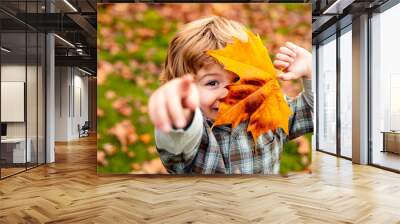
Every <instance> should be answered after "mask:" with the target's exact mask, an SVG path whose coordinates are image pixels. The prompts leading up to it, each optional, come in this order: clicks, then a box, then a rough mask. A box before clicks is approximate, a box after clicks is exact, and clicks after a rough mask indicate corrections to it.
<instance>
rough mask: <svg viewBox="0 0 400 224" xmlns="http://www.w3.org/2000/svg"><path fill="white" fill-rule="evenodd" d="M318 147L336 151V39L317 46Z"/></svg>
mask: <svg viewBox="0 0 400 224" xmlns="http://www.w3.org/2000/svg"><path fill="white" fill-rule="evenodd" d="M318 66H319V67H318V68H319V69H318V85H319V86H318V105H319V106H318V132H319V133H318V147H319V149H320V150H323V151H326V152H330V153H336V39H335V37H333V38H332V40H331V41H329V42H327V43H325V44H323V45H320V46H319V48H318Z"/></svg>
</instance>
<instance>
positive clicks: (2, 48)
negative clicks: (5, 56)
mask: <svg viewBox="0 0 400 224" xmlns="http://www.w3.org/2000/svg"><path fill="white" fill-rule="evenodd" d="M0 49H1V50H2V51H4V52H7V53H10V52H11V50H9V49H7V48H5V47H1V48H0Z"/></svg>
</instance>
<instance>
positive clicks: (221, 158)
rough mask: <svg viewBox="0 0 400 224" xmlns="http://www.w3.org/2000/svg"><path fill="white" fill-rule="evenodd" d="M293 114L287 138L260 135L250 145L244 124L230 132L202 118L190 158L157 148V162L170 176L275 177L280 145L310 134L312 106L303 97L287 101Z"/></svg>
mask: <svg viewBox="0 0 400 224" xmlns="http://www.w3.org/2000/svg"><path fill="white" fill-rule="evenodd" d="M286 101H287V102H288V104H289V107H290V109H291V110H292V112H293V114H292V115H291V117H290V118H289V136H287V135H286V134H285V133H284V131H283V130H282V129H280V128H279V129H277V131H276V133H273V132H271V131H269V132H268V133H266V134H263V135H261V136H260V137H259V138H258V139H257V143H256V144H254V140H253V138H252V136H251V134H250V133H248V132H247V124H248V123H247V122H242V123H240V124H239V125H238V126H237V127H236V128H234V129H233V130H232V128H231V127H230V125H224V126H216V127H214V128H213V129H212V130H211V126H212V122H211V121H210V120H208V119H206V118H204V117H203V132H202V137H201V141H200V144H199V146H198V148H197V151H196V153H193V155H191V156H189V157H188V156H185V155H183V153H181V154H177V155H176V154H173V153H171V152H169V151H168V150H167V149H162V148H159V147H158V146H157V150H158V152H159V154H160V158H161V161H162V162H163V164H164V166H165V167H166V168H167V170H168V172H169V173H171V174H172V173H174V174H194V173H197V174H218V173H219V174H256V173H260V174H278V173H279V165H280V163H279V158H280V154H281V152H282V148H283V144H284V143H285V142H286V141H287V140H288V139H292V138H296V137H298V136H301V135H303V134H305V133H308V132H312V131H313V120H312V111H313V109H312V105H309V104H308V103H307V100H306V99H305V96H304V94H303V93H302V94H300V95H299V96H298V97H297V98H295V99H293V100H290V99H289V98H288V97H286Z"/></svg>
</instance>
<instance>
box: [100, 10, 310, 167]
mask: <svg viewBox="0 0 400 224" xmlns="http://www.w3.org/2000/svg"><path fill="white" fill-rule="evenodd" d="M210 15H219V16H223V17H225V18H228V19H233V20H236V21H239V22H241V23H243V24H244V25H245V26H247V27H248V28H250V29H251V30H252V31H253V32H254V33H257V34H259V35H260V36H261V38H262V39H263V41H264V44H265V46H266V47H267V48H268V50H269V52H270V54H271V58H272V59H273V58H274V55H275V54H276V53H277V51H278V48H279V47H280V46H282V45H283V44H284V43H285V42H286V41H292V42H294V43H296V44H298V45H300V46H302V47H304V48H306V49H308V50H311V4H299V3H296V4H295V3H290V4H267V3H250V4H143V3H118V4H98V16H97V18H98V26H97V27H98V29H97V51H98V65H97V67H98V77H97V80H98V86H97V91H98V98H97V101H98V108H97V115H98V128H97V133H98V136H97V138H98V141H97V142H98V152H97V162H98V166H97V171H98V172H99V173H138V174H142V173H166V170H165V169H164V167H163V165H162V163H161V161H160V159H159V157H158V154H157V150H156V148H155V142H154V127H153V125H152V124H151V122H150V119H149V116H148V113H147V100H148V98H149V96H150V95H151V93H152V92H153V91H154V90H155V89H156V88H157V87H158V86H159V82H158V79H159V74H160V71H161V67H162V64H163V63H164V59H165V57H166V52H167V48H168V44H169V41H170V40H171V38H172V37H173V35H174V34H175V32H176V31H177V30H178V29H179V28H180V27H182V25H184V24H185V23H188V22H190V21H193V20H196V19H198V18H202V17H206V16H210ZM281 86H282V89H283V91H284V93H285V94H286V95H288V96H291V97H295V96H296V95H297V94H298V93H300V92H301V90H302V83H301V82H283V83H281ZM287 153H289V157H286V159H285V161H286V162H288V164H289V165H287V167H284V169H285V170H290V169H291V170H296V169H297V170H299V169H304V168H306V167H304V165H303V166H302V165H301V164H300V165H299V164H297V163H294V161H297V160H301V159H302V160H304V158H306V157H304V156H303V157H302V158H300V157H299V156H298V155H292V157H290V153H293V152H287ZM307 158H309V157H308V156H307ZM308 162H310V161H308ZM290 164H292V165H290ZM293 164H294V165H293ZM303 164H304V163H303ZM282 165H284V164H282ZM291 166H295V167H291ZM281 169H282V168H281Z"/></svg>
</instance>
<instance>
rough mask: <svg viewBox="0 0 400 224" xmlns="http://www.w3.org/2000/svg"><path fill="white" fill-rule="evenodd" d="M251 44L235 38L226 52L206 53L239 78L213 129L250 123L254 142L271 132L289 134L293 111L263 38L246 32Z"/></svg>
mask: <svg viewBox="0 0 400 224" xmlns="http://www.w3.org/2000/svg"><path fill="white" fill-rule="evenodd" d="M246 33H247V36H248V40H247V42H242V41H240V40H239V39H237V38H233V39H234V40H233V43H231V44H227V46H226V47H225V48H223V49H218V50H209V51H207V53H208V54H209V55H211V56H212V57H214V58H215V59H216V60H218V61H219V62H220V63H221V64H223V65H224V68H225V69H226V70H228V71H231V72H233V73H235V74H237V75H238V76H239V80H238V81H236V82H234V83H233V84H230V85H228V86H227V89H228V90H229V93H228V95H227V96H226V97H225V98H223V99H222V100H221V103H220V105H219V109H218V116H217V118H216V120H215V122H214V125H213V126H217V125H223V124H232V127H233V128H235V127H236V126H237V125H238V124H239V123H240V122H242V121H246V120H249V124H248V127H247V131H248V132H251V134H252V136H253V139H254V141H256V140H257V138H258V137H259V136H260V135H261V134H263V133H267V132H268V131H270V130H272V131H276V129H277V128H282V129H283V130H284V131H285V132H286V134H288V132H289V131H288V126H289V116H290V115H291V113H292V112H291V110H290V108H289V106H288V105H287V103H286V101H285V99H284V98H283V94H282V91H281V89H280V87H279V82H278V80H277V77H276V72H275V69H274V66H273V65H272V62H271V59H270V57H269V54H268V50H267V48H266V47H265V46H264V44H263V43H262V41H261V39H260V37H259V36H258V35H257V36H255V35H254V34H253V33H252V32H250V31H246Z"/></svg>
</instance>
